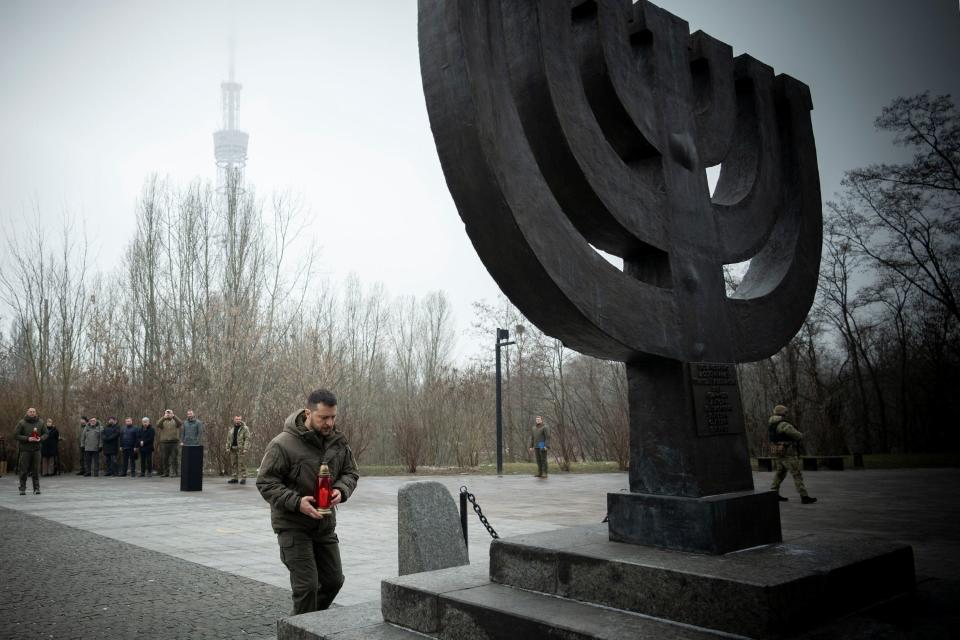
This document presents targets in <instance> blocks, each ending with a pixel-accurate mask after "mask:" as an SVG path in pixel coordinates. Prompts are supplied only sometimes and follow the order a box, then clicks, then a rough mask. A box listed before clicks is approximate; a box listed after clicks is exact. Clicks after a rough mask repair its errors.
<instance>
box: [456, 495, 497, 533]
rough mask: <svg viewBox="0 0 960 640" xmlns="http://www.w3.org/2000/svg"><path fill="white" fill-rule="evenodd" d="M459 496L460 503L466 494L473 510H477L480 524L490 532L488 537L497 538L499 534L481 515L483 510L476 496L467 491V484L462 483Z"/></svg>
mask: <svg viewBox="0 0 960 640" xmlns="http://www.w3.org/2000/svg"><path fill="white" fill-rule="evenodd" d="M460 496H461V503H462V501H463V496H466V498H467V500H469V501H470V504H472V505H473V510H474V511H476V512H477V517H478V518H480V524H482V525H483V526H484V527H486V528H487V533H489V534H490V537H491V538H494V539H496V538H499V537H500V535H499V534H498V533H497V532H496V530H495V529H494V528H493V527H491V526H490V523H489V522H488V521H487V517H486V516H485V515H483V510H481V509H480V505H479V504H477V497H476V496H474V495H473V494H472V493H470V492H469V491H467V485H463V486H462V487H460ZM464 524H466V523H464Z"/></svg>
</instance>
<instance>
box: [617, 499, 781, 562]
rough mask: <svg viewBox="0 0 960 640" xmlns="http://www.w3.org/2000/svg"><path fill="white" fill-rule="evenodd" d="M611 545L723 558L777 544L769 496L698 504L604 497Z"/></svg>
mask: <svg viewBox="0 0 960 640" xmlns="http://www.w3.org/2000/svg"><path fill="white" fill-rule="evenodd" d="M607 517H608V519H609V530H610V540H612V541H614V542H627V543H630V544H643V545H650V546H655V547H663V548H666V549H676V550H678V551H690V552H693V553H709V554H722V553H728V552H730V551H736V550H738V549H747V548H750V547H756V546H759V545H764V544H773V543H777V542H781V541H782V540H783V537H782V535H781V533H780V505H779V502H778V501H777V494H776V493H775V492H773V491H740V492H737V493H722V494H718V495H713V496H705V497H702V498H687V497H683V496H660V495H653V494H647V493H608V494H607Z"/></svg>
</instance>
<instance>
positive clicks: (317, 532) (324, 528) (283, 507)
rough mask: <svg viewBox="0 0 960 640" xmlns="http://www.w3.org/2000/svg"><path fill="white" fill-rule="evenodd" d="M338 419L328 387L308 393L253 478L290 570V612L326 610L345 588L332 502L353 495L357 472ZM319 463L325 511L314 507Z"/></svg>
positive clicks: (335, 404)
mask: <svg viewBox="0 0 960 640" xmlns="http://www.w3.org/2000/svg"><path fill="white" fill-rule="evenodd" d="M336 419H337V398H336V396H334V395H333V394H332V393H331V392H329V391H327V390H326V389H317V390H316V391H314V392H312V393H311V394H310V396H309V397H308V398H307V407H306V409H304V410H302V411H297V412H296V413H294V414H292V415H291V416H290V417H288V418H287V420H286V422H285V424H284V425H283V431H282V432H281V433H280V435H278V436H277V437H275V438H274V439H273V440H271V441H270V444H268V445H267V450H266V452H265V453H264V455H263V462H261V463H260V475H258V476H257V489H259V490H260V495H262V496H263V499H264V500H266V501H267V502H269V503H270V523H271V525H273V530H274V531H275V532H276V533H277V542H278V543H279V545H280V559H281V560H282V561H283V564H284V565H286V567H287V569H288V570H289V571H290V587H291V588H292V590H293V612H292V615H298V614H301V613H309V612H310V611H319V610H323V609H326V608H328V607H329V606H330V605H331V604H332V603H333V599H334V598H335V597H336V595H337V593H338V592H339V591H340V587H342V586H343V570H342V567H341V564H340V547H339V540H338V538H337V533H336V527H337V512H336V508H335V505H337V504H340V503H343V502H346V501H347V499H348V498H349V497H350V496H351V494H352V493H353V490H354V489H355V488H356V486H357V480H358V479H359V474H358V472H357V463H356V461H355V460H354V458H353V452H352V451H350V447H349V446H348V445H347V441H346V439H345V438H344V437H343V434H342V433H340V432H339V431H337V430H336ZM322 464H325V465H327V467H328V468H329V469H330V477H331V479H332V481H333V490H332V498H331V501H330V502H331V507H332V513H330V514H329V515H323V514H321V513H320V512H319V511H317V509H316V505H315V504H314V502H315V501H314V498H313V494H314V488H315V487H316V483H317V475H318V473H319V471H320V465H322Z"/></svg>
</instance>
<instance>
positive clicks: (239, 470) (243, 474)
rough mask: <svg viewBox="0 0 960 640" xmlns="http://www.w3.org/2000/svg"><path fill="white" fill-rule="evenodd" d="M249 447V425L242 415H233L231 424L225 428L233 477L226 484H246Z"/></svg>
mask: <svg viewBox="0 0 960 640" xmlns="http://www.w3.org/2000/svg"><path fill="white" fill-rule="evenodd" d="M249 448H250V427H248V426H247V423H246V422H244V421H243V416H233V426H232V427H230V428H229V429H227V453H228V454H229V455H230V466H231V467H233V477H232V478H230V479H229V480H227V484H237V482H239V483H240V484H247V450H248V449H249Z"/></svg>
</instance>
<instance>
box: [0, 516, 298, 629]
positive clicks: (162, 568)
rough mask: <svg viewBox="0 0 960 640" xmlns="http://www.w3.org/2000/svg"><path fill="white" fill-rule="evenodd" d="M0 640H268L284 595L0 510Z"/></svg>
mask: <svg viewBox="0 0 960 640" xmlns="http://www.w3.org/2000/svg"><path fill="white" fill-rule="evenodd" d="M0 559H2V565H0V566H2V568H0V610H2V614H0V638H9V639H10V640H33V639H34V638H56V639H59V638H83V639H84V640H89V639H92V638H134V637H139V636H144V637H149V638H155V639H157V640H165V639H173V638H191V639H205V638H210V639H214V638H216V639H221V638H231V639H235V638H251V639H256V638H264V639H266V638H274V637H276V620H277V618H280V617H283V616H285V615H287V614H288V612H289V610H290V594H289V591H287V590H284V589H279V588H277V587H271V586H269V585H266V584H263V583H260V582H256V581H254V580H250V579H248V578H243V577H240V576H236V575H232V574H229V573H225V572H222V571H217V570H216V569H211V568H208V567H204V566H201V565H198V564H195V563H192V562H187V561H186V560H180V559H179V558H174V557H171V556H169V555H166V554H163V553H158V552H156V551H150V550H149V549H144V548H142V547H137V546H134V545H131V544H127V543H125V542H118V541H117V540H112V539H110V538H107V537H104V536H100V535H97V534H95V533H90V532H88V531H82V530H80V529H75V528H73V527H68V526H66V525H62V524H58V523H56V522H50V521H49V520H44V519H42V518H38V517H35V516H31V515H27V514H25V513H16V512H14V511H11V510H9V509H4V508H2V507H0Z"/></svg>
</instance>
